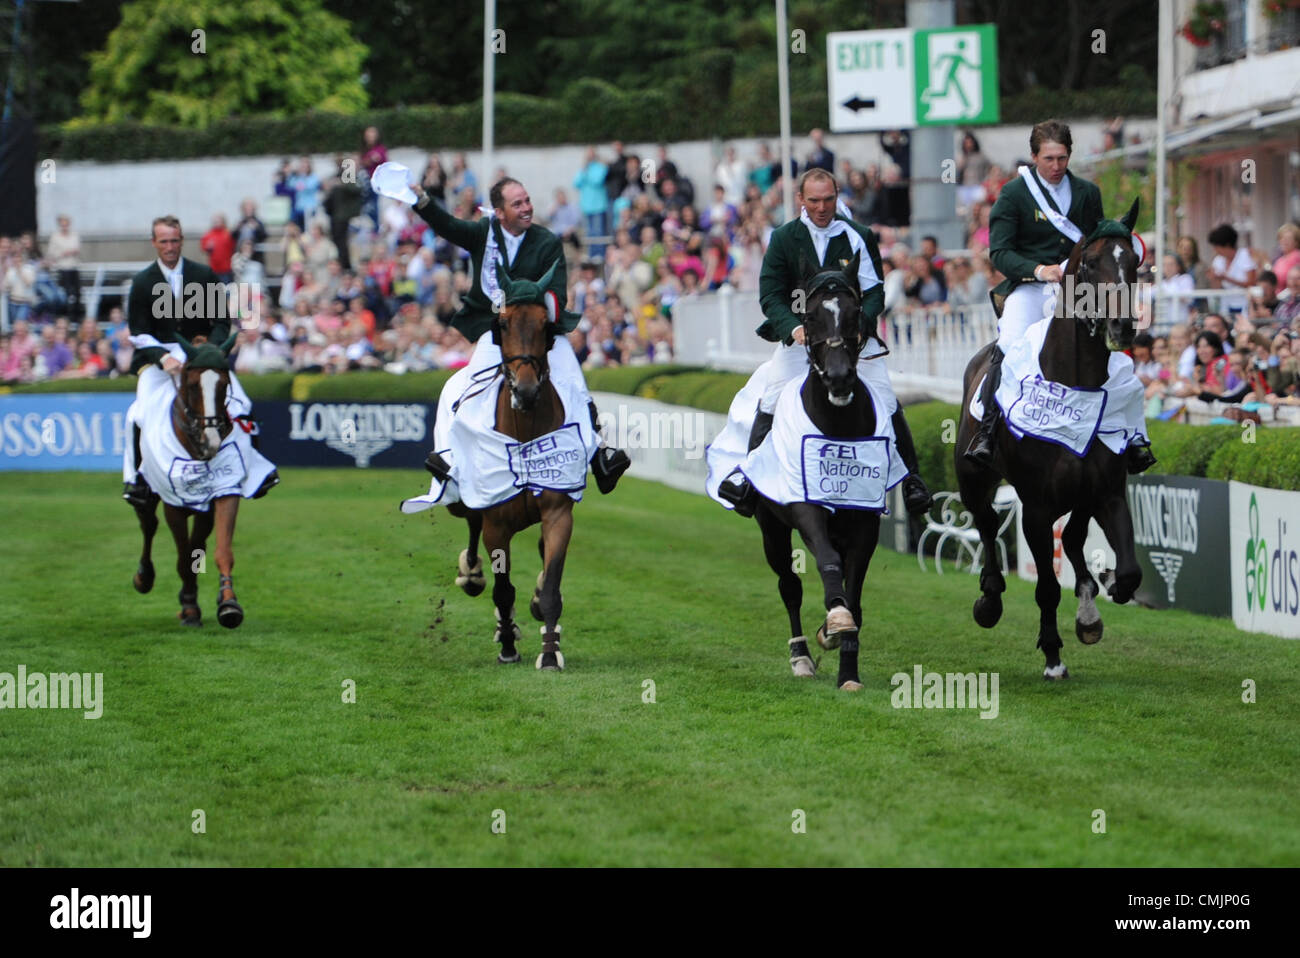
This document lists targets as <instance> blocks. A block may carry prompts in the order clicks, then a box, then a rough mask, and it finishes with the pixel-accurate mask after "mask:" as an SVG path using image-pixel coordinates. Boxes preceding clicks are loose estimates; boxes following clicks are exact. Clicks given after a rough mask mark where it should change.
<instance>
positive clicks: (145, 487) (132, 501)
mask: <svg viewBox="0 0 1300 958" xmlns="http://www.w3.org/2000/svg"><path fill="white" fill-rule="evenodd" d="M131 428H132V430H133V433H132V436H131V452H132V453H133V454H134V456H135V459H134V460H133V464H134V466H135V470H134V471H135V479H134V480H133V481H132V482H124V483H122V498H123V499H125V500H126V501H127V503H128V504H129V505H130V506H131V508H133V509H142V508H145V507H147V506H148V505H149V496H150V495H151V494H152V493H153V490H152V489H150V488H149V484H148V483H147V482H145V481H144V477H143V476H142V475H140V462H141V459H140V427H139V426H135V425H133V426H132V427H131Z"/></svg>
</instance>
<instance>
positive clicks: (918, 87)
mask: <svg viewBox="0 0 1300 958" xmlns="http://www.w3.org/2000/svg"><path fill="white" fill-rule="evenodd" d="M826 78H827V87H828V92H829V95H830V113H831V115H830V128H831V130H832V131H834V132H837V133H848V132H855V131H863V130H896V129H913V128H915V127H919V126H945V125H950V124H963V125H964V124H968V123H969V124H975V123H997V122H998V121H999V118H1000V114H999V110H998V55H997V27H996V26H995V25H994V24H991V23H983V24H975V25H971V26H965V27H942V28H939V29H928V30H910V29H900V30H857V31H853V32H850V33H832V34H830V35H829V36H828V37H827V38H826Z"/></svg>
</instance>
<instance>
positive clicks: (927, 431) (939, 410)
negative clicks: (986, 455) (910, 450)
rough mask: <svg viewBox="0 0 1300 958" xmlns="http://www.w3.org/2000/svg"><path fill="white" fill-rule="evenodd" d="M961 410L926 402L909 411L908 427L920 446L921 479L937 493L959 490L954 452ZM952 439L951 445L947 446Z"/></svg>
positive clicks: (956, 407) (941, 403)
mask: <svg viewBox="0 0 1300 958" xmlns="http://www.w3.org/2000/svg"><path fill="white" fill-rule="evenodd" d="M960 409H961V407H960V406H958V405H957V404H955V403H947V402H923V403H917V404H916V405H912V406H908V407H907V409H906V410H905V412H906V415H907V426H908V428H909V429H911V430H912V440H913V442H915V443H916V460H917V463H918V465H919V466H920V468H921V477H922V478H923V479H925V482H926V484H927V485H928V486H929V487H930V488H931V489H932V490H934V491H935V492H939V491H940V490H946V491H949V492H955V491H956V489H957V467H956V464H955V462H954V460H953V451H954V449H955V447H956V441H957V426H958V425H959V423H960V416H959V412H960ZM945 438H946V439H949V440H951V441H948V442H945V441H944V440H945Z"/></svg>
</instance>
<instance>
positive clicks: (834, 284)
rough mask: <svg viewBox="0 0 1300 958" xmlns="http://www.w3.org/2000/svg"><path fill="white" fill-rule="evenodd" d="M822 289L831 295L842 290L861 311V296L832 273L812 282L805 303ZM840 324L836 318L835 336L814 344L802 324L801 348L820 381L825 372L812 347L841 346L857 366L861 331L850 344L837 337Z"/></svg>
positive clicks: (861, 344) (835, 347) (832, 347)
mask: <svg viewBox="0 0 1300 958" xmlns="http://www.w3.org/2000/svg"><path fill="white" fill-rule="evenodd" d="M823 289H825V290H829V291H830V292H832V293H836V292H839V291H840V290H843V291H844V292H846V293H848V294H849V295H850V296H851V297H852V298H853V308H854V309H856V310H859V311H860V310H861V309H862V294H861V293H859V292H858V290H856V289H854V288H853V287H852V286H851V285H850V284H849V283H847V282H845V280H844V277H843V276H842V275H841V274H839V273H832V274H831V275H830V276H828V277H826V278H824V279H821V280H818V281H814V283H813V285H812V286H811V287H810V288H809V289H808V291H807V297H806V299H805V303H806V302H807V300H811V299H812V298H813V294H814V293H819V292H821V291H822V290H823ZM840 322H841V320H840V319H839V318H838V317H837V318H836V321H835V333H836V335H834V336H832V337H831V338H830V339H820V340H817V341H816V342H814V341H813V338H812V336H811V335H809V333H808V326H807V324H806V323H805V324H804V338H803V346H804V350H805V352H807V354H808V365H809V366H810V367H811V368H812V370H813V371H814V372H816V373H817V375H818V377H819V378H821V379H822V380H825V379H826V370H825V368H824V367H823V366H822V364H821V363H819V362H817V358H816V356H815V355H814V354H813V347H814V346H825V347H826V348H827V349H838V348H840V347H841V346H843V347H845V348H847V349H848V350H849V354H850V356H852V358H853V364H854V365H857V362H858V356H859V355H860V354H861V352H862V347H863V345H864V340H863V333H862V331H861V330H859V331H858V341H857V342H856V343H853V344H850V343H848V342H847V341H846V340H845V339H844V338H843V337H842V336H840V335H839V331H840V329H839V327H840Z"/></svg>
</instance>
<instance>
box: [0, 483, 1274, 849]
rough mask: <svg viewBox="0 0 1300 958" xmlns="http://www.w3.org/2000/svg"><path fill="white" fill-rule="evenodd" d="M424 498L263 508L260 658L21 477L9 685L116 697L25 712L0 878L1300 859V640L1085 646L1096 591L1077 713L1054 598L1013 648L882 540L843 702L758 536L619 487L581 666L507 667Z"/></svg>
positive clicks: (5, 813)
mask: <svg viewBox="0 0 1300 958" xmlns="http://www.w3.org/2000/svg"><path fill="white" fill-rule="evenodd" d="M422 477H423V474H422V473H417V472H414V471H412V472H402V473H398V472H385V471H359V470H339V471H330V470H286V471H285V481H284V483H283V484H282V485H281V486H280V487H279V488H278V489H277V490H276V491H275V492H273V493H272V494H271V495H270V496H269V497H268V498H267V499H265V500H262V501H259V502H254V503H245V505H244V507H243V509H242V510H241V513H240V519H239V528H238V533H237V536H236V558H237V565H236V569H235V573H236V575H235V582H236V585H237V586H238V589H239V596H240V599H241V601H242V602H243V604H244V607H245V609H246V612H247V619H246V620H245V623H244V625H243V626H242V627H241V628H240V629H238V630H237V631H233V632H232V631H227V630H225V629H222V628H220V627H219V626H217V624H216V621H215V594H216V587H217V583H216V572H215V568H214V566H213V564H212V563H210V564H209V568H208V572H207V573H206V574H205V575H204V576H202V577H201V578H200V582H201V588H202V599H201V601H202V603H203V607H204V617H205V620H206V624H205V625H204V627H203V628H202V629H201V630H189V629H183V628H182V627H181V626H180V625H179V624H178V623H177V621H176V618H175V612H176V603H175V594H176V590H177V588H178V584H177V580H176V578H175V576H174V573H173V572H172V571H171V562H172V559H173V558H174V551H173V550H172V548H171V544H170V539H169V537H167V536H166V532H165V529H164V530H163V533H162V536H161V538H160V539H159V540H158V545H159V549H157V550H156V551H155V557H156V561H158V566H159V577H158V585H157V586H156V587H155V589H154V591H153V593H151V594H150V595H148V596H139V595H137V594H135V593H134V592H133V591H132V590H131V587H130V577H131V573H132V571H133V570H134V567H135V556H136V554H137V551H138V547H139V546H138V542H139V534H138V531H137V529H136V527H135V523H134V517H133V515H132V513H131V512H130V510H129V509H128V508H127V507H126V506H125V505H124V504H123V503H122V502H121V501H120V499H118V498H117V497H118V495H119V494H120V480H118V479H117V478H116V477H115V476H112V475H109V474H14V473H10V474H6V475H5V476H3V478H0V490H3V492H4V499H5V518H4V520H3V526H4V533H5V547H4V552H3V568H2V569H0V571H2V573H3V574H2V575H0V610H3V611H2V612H0V672H15V671H16V669H17V666H18V665H19V664H24V665H26V667H27V670H28V672H29V673H33V672H38V671H41V672H58V671H78V672H102V673H103V675H104V700H105V701H104V713H103V716H102V718H100V719H98V720H94V721H88V720H86V719H84V718H83V717H82V713H81V712H73V711H68V710H40V711H34V710H24V711H11V710H8V709H6V710H4V711H3V712H0V865H7V866H14V865H48V866H56V865H90V866H100V865H216V866H225V865H326V866H333V865H680V864H685V865H1105V866H1110V865H1165V866H1168V865H1291V866H1294V865H1297V864H1300V819H1298V818H1297V800H1296V795H1297V794H1298V790H1297V784H1300V773H1298V772H1297V768H1298V764H1300V763H1297V757H1298V755H1300V723H1297V721H1296V717H1297V715H1298V714H1300V643H1296V642H1287V641H1285V640H1282V639H1277V638H1272V637H1269V636H1264V635H1256V634H1246V633H1241V632H1239V631H1237V630H1236V629H1235V628H1234V627H1233V626H1232V625H1231V623H1230V622H1226V621H1222V620H1214V619H1207V618H1203V617H1198V616H1194V615H1190V614H1186V613H1178V612H1154V611H1149V610H1143V609H1137V608H1115V607H1113V606H1111V605H1109V604H1108V603H1103V604H1102V613H1103V616H1104V618H1105V620H1106V635H1105V638H1104V639H1103V640H1102V642H1101V643H1100V644H1099V645H1097V646H1092V647H1083V646H1081V645H1079V644H1078V643H1077V642H1076V641H1075V640H1074V638H1073V628H1072V625H1071V621H1070V620H1071V618H1072V616H1073V610H1074V602H1073V597H1072V596H1067V597H1066V598H1065V599H1064V600H1063V602H1062V608H1061V613H1060V623H1061V627H1062V633H1063V635H1065V636H1068V638H1067V640H1066V641H1067V645H1066V648H1065V650H1064V653H1063V657H1064V659H1065V661H1066V663H1067V664H1068V665H1069V667H1070V671H1071V673H1072V678H1071V679H1069V681H1067V682H1064V683H1057V684H1049V683H1046V682H1044V681H1043V680H1042V678H1041V672H1042V655H1041V653H1040V652H1038V651H1037V650H1036V649H1035V648H1034V639H1035V634H1036V626H1037V610H1036V607H1035V606H1034V604H1033V596H1032V586H1030V585H1029V584H1027V583H1023V582H1021V581H1019V580H1017V579H1014V578H1013V579H1012V580H1011V582H1010V584H1009V590H1008V595H1007V611H1006V615H1005V616H1004V618H1003V621H1002V624H1000V625H999V626H998V627H997V628H996V629H994V630H992V631H991V632H984V631H982V630H980V629H979V628H977V627H976V626H975V625H974V623H973V622H972V621H971V618H970V606H971V602H972V600H973V599H974V598H975V595H976V586H975V581H974V579H973V578H972V577H970V576H967V575H965V574H958V575H954V574H949V575H945V576H942V577H938V576H936V575H934V574H933V573H932V572H931V573H929V574H925V573H922V572H920V571H919V570H918V568H917V564H916V559H915V557H911V556H902V555H899V554H897V553H894V552H891V551H889V550H886V549H881V550H880V551H879V552H878V553H877V555H876V560H875V563H874V564H873V566H872V569H871V572H870V574H869V575H868V577H867V586H866V593H865V597H864V605H865V606H866V607H867V608H868V609H869V610H870V611H869V613H868V616H869V621H868V625H867V628H866V629H865V630H864V633H863V640H864V641H863V654H862V666H863V669H862V674H863V680H864V682H865V683H866V686H867V688H866V690H865V691H864V692H862V693H859V694H857V695H849V694H845V693H840V692H837V691H836V690H835V688H834V672H835V660H834V655H833V654H832V655H830V656H828V657H827V658H826V660H825V661H823V663H822V669H823V674H822V675H821V676H820V677H819V678H817V679H816V680H813V681H807V680H804V681H799V680H796V679H794V678H793V677H792V676H791V675H790V671H789V668H788V666H787V664H786V655H787V652H786V642H785V640H786V637H787V636H786V626H785V616H784V613H783V611H782V608H781V605H780V600H779V598H778V596H777V593H776V583H775V577H774V576H773V575H772V574H771V573H770V572H769V571H768V569H767V568H766V566H765V565H764V564H763V562H762V560H761V553H760V545H759V537H758V532H757V528H756V526H755V525H754V524H753V523H752V522H746V521H742V520H740V519H738V518H736V517H735V516H732V515H729V514H727V513H725V512H724V511H723V510H722V509H720V508H718V507H717V506H716V505H715V504H713V503H712V502H710V501H708V500H707V499H704V498H703V497H699V496H692V495H687V494H682V493H677V492H673V491H669V490H667V489H665V488H663V487H661V486H658V485H655V484H652V483H647V482H638V481H635V480H630V479H625V480H624V481H623V483H622V484H621V485H620V487H619V490H618V491H617V492H616V493H615V494H614V495H612V496H610V497H601V496H599V495H596V494H595V493H594V490H593V493H592V495H591V496H590V497H589V498H588V499H587V500H586V501H585V502H583V503H582V504H581V505H579V506H578V508H577V513H576V515H577V524H576V531H575V535H574V541H573V544H572V546H571V549H570V552H569V562H568V566H567V568H566V574H565V580H564V588H563V592H564V597H565V603H566V604H565V614H564V618H563V620H562V621H563V624H564V647H565V655H566V658H567V662H568V670H567V671H566V672H564V673H563V674H553V673H545V674H544V673H538V672H537V671H535V670H534V668H533V667H532V664H531V663H532V659H533V658H534V657H535V655H536V652H537V647H538V642H539V639H538V636H537V630H536V627H535V625H534V624H533V623H532V621H531V619H527V625H526V631H525V643H524V645H523V646H522V650H523V654H524V659H525V663H524V664H523V665H516V666H498V665H496V664H495V663H494V659H495V651H494V650H495V647H494V646H493V645H492V643H491V636H492V622H493V619H492V610H491V606H490V602H489V597H488V595H486V594H485V595H484V596H481V597H479V598H476V599H470V598H468V597H466V596H465V595H463V594H462V593H461V592H460V591H459V590H457V589H455V588H454V587H452V586H451V577H452V570H453V565H454V561H455V555H456V552H457V551H458V550H459V549H460V548H461V547H462V539H463V534H464V533H463V529H464V526H463V523H460V522H457V521H454V520H452V519H451V518H450V517H449V516H447V515H446V514H445V512H443V511H441V510H434V511H433V512H432V513H426V514H424V515H421V516H414V517H411V516H401V515H399V513H398V511H397V502H398V501H399V500H400V499H401V498H403V497H404V496H407V495H411V494H413V493H415V492H417V491H420V490H421V488H422V487H423V486H424V484H425V482H424V479H423V478H422ZM430 515H432V516H433V517H434V518H433V521H432V523H431V521H430V518H429V517H430ZM535 542H536V539H535V535H534V533H532V532H530V533H528V534H526V535H525V536H524V537H522V538H520V539H517V540H516V546H517V547H516V549H515V552H516V560H517V561H518V568H517V571H516V575H515V583H516V586H517V587H518V588H519V590H520V599H519V608H520V611H521V612H523V613H524V614H525V617H526V615H527V612H526V600H527V596H528V594H529V593H530V592H531V587H532V584H533V582H534V580H535V578H536V573H537V569H538V565H539V561H538V559H537V554H536V548H535ZM804 579H805V584H806V587H807V588H806V598H808V599H811V600H812V601H806V602H805V612H806V614H805V621H804V624H805V629H806V630H807V631H809V632H810V633H811V632H812V631H813V629H815V625H816V623H817V621H818V620H819V618H820V616H819V610H818V608H817V606H819V605H820V587H819V586H818V585H817V584H816V583H815V581H814V580H815V573H811V572H810V573H808V574H806V575H805V576H804ZM1224 587H1225V588H1227V584H1226V583H1225V584H1224ZM918 664H919V665H922V666H923V667H924V669H925V670H926V671H936V672H950V671H951V672H996V673H998V675H999V679H1000V682H999V698H1000V702H999V714H998V716H997V718H996V719H993V720H982V719H980V718H979V716H978V713H977V712H976V711H974V710H956V709H950V710H943V709H934V710H922V709H912V710H900V709H894V708H893V707H891V704H890V686H889V678H890V676H891V675H892V674H894V673H895V672H908V673H910V672H911V671H912V669H913V666H915V665H918ZM348 679H351V680H353V681H355V683H356V702H355V704H348V703H345V702H343V701H342V698H343V694H342V690H343V683H344V680H348ZM647 679H650V680H653V682H654V691H655V699H656V701H655V702H654V703H649V704H648V703H645V702H643V694H644V686H643V683H644V682H645V680H647ZM1245 679H1252V680H1254V681H1255V683H1256V684H1257V689H1258V691H1257V695H1258V701H1257V702H1256V703H1255V704H1243V702H1242V698H1241V696H1242V682H1243V680H1245ZM195 809H202V810H203V812H204V816H205V820H206V831H205V832H203V833H201V834H196V833H195V832H194V831H193V830H192V828H191V823H192V813H193V811H194V810H195ZM796 809H801V810H803V812H804V814H805V816H806V831H805V832H803V833H796V832H795V831H794V830H793V829H792V822H794V820H795V819H794V813H795V810H796ZM1096 809H1101V810H1103V811H1104V813H1105V826H1106V831H1105V833H1104V834H1098V833H1095V832H1094V830H1093V824H1094V810H1096ZM496 810H500V811H501V812H504V816H505V818H504V820H505V832H504V834H499V833H494V832H493V830H492V827H491V826H492V824H493V821H494V812H495V811H496ZM496 820H497V821H498V822H499V821H500V820H501V818H500V816H499V815H498V816H497V817H496Z"/></svg>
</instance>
